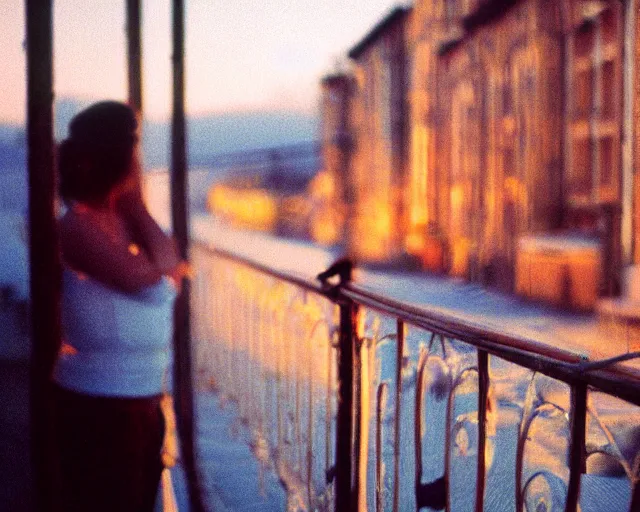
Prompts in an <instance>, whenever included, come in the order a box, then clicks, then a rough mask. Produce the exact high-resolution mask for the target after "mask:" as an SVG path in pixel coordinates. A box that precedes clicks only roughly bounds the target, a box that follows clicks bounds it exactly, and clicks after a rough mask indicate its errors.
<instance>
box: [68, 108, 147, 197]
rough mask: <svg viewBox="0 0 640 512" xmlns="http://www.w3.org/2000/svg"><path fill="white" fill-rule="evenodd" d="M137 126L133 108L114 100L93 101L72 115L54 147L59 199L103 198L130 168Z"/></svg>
mask: <svg viewBox="0 0 640 512" xmlns="http://www.w3.org/2000/svg"><path fill="white" fill-rule="evenodd" d="M137 127H138V122H137V120H136V116H135V114H134V112H133V110H132V109H131V108H130V107H129V106H127V105H125V104H123V103H118V102H116V101H102V102H100V103H95V104H94V105H91V106H90V107H89V108H87V109H86V110H83V111H82V112H80V113H79V114H78V115H77V116H75V117H74V118H73V119H72V120H71V123H70V124H69V137H68V138H67V139H65V140H64V141H62V143H61V144H60V145H59V147H58V173H59V177H60V181H59V189H60V196H61V197H62V199H63V200H64V201H65V202H69V201H100V200H102V199H104V198H105V197H106V196H107V195H108V193H109V192H110V191H111V189H112V188H113V187H114V186H115V185H116V184H118V183H119V182H121V181H122V180H123V179H124V178H125V177H126V176H127V174H128V173H129V172H130V170H131V160H132V158H133V152H134V148H135V146H136V143H137V135H136V129H137Z"/></svg>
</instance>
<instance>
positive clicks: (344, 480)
mask: <svg viewBox="0 0 640 512" xmlns="http://www.w3.org/2000/svg"><path fill="white" fill-rule="evenodd" d="M356 317H357V306H356V305H355V304H354V303H353V302H351V301H349V300H345V301H344V302H342V303H341V304H340V340H339V348H338V351H339V352H338V410H337V415H336V416H337V418H336V423H337V426H336V474H335V497H336V498H335V499H336V501H335V510H336V512H346V511H349V510H357V509H358V507H357V499H358V495H357V492H354V493H353V496H352V486H351V477H352V467H351V461H352V458H351V456H352V447H353V442H352V433H353V363H354V351H355V345H356V343H355V336H356ZM352 499H353V500H354V502H355V503H352Z"/></svg>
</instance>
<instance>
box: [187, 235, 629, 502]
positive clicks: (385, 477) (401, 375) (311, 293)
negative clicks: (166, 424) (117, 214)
mask: <svg viewBox="0 0 640 512" xmlns="http://www.w3.org/2000/svg"><path fill="white" fill-rule="evenodd" d="M192 261H193V263H194V268H195V277H194V281H193V317H192V318H193V322H194V325H193V346H194V352H195V361H194V368H195V369H196V371H197V378H198V379H200V381H201V383H208V384H210V385H212V386H213V387H214V388H215V389H216V390H218V392H219V393H221V394H223V395H224V396H226V397H228V398H230V399H233V400H235V401H237V404H238V408H239V411H240V415H241V418H242V419H243V420H244V422H246V424H247V425H248V426H249V428H250V431H251V432H252V433H253V441H252V442H253V448H254V451H255V454H256V456H257V457H258V458H259V460H261V462H262V463H264V464H265V465H270V464H272V463H273V464H274V465H275V469H276V471H277V473H278V475H279V476H280V479H281V481H282V482H283V483H284V485H285V487H286V489H287V494H288V499H289V502H290V503H289V505H290V506H291V507H293V508H291V509H292V510H297V509H303V510H304V509H306V510H376V511H382V510H393V511H398V510H403V511H404V510H419V509H422V508H423V507H430V508H431V509H436V510H438V509H443V508H444V509H446V510H455V511H461V510H517V511H521V510H527V511H532V510H535V511H556V510H567V511H575V510H578V508H579V507H580V509H581V510H582V511H588V510H640V486H639V485H638V479H639V477H640V433H639V430H640V429H639V428H638V424H639V422H638V418H640V407H639V406H640V378H639V376H638V373H637V372H636V371H635V369H634V368H635V367H634V366H633V365H625V364H622V365H620V364H615V361H605V362H595V363H594V362H586V361H583V360H582V359H580V357H579V356H577V355H576V354H575V353H572V352H569V351H565V350H563V349H562V348H561V347H549V346H548V345H542V344H538V343H535V342H533V341H530V340H527V339H518V338H513V337H509V336H506V335H504V334H501V333H500V332H492V331H489V330H486V329H484V328H482V327H480V326H478V325H476V324H473V323H470V322H465V321H463V320H461V319H459V318H457V317H454V316H449V315H447V314H445V313H441V312H438V311H431V310H428V309H424V308H420V307H417V306H412V305H410V304H406V303H400V302H397V301H394V300H392V299H391V298H389V297H384V296H380V295H374V294H372V293H369V292H367V291H365V289H364V288H362V287H358V286H357V285H356V284H353V283H351V282H350V281H349V276H350V272H349V268H348V266H347V265H344V266H343V268H338V269H337V270H339V271H341V272H339V273H341V276H336V277H337V278H338V279H340V282H338V283H333V284H330V281H331V279H329V281H325V282H324V283H321V282H320V281H314V280H311V279H305V278H301V277H298V276H296V275H291V274H286V273H283V272H280V271H277V270H275V269H272V268H268V267H265V266H262V265H260V264H258V263H256V262H253V261H249V260H247V259H243V258H241V257H238V256H236V255H233V254H229V253H226V252H223V251H220V250H216V249H212V248H210V247H208V246H205V245H203V244H197V243H196V244H194V245H193V248H192ZM334 279H335V278H334ZM606 341H607V340H604V341H603V342H606ZM632 357H633V354H627V355H625V356H622V359H625V358H632ZM196 415H197V411H196ZM200 421H206V418H200Z"/></svg>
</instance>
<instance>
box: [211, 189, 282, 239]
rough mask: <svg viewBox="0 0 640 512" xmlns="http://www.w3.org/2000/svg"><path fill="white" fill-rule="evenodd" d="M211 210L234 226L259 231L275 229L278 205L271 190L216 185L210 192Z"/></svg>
mask: <svg viewBox="0 0 640 512" xmlns="http://www.w3.org/2000/svg"><path fill="white" fill-rule="evenodd" d="M208 207H209V209H210V211H212V212H213V213H215V214H217V215H219V216H220V217H222V218H223V219H225V220H227V221H228V222H230V223H231V224H233V225H234V226H237V227H240V228H250V229H255V230H258V231H273V230H274V229H275V226H276V221H277V215H278V205H277V202H276V199H275V198H274V197H273V195H271V194H269V192H267V191H265V190H262V189H235V188H233V187H230V186H227V185H216V186H214V187H213V188H212V189H211V191H210V192H209V196H208Z"/></svg>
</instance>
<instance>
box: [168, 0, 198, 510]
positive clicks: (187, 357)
mask: <svg viewBox="0 0 640 512" xmlns="http://www.w3.org/2000/svg"><path fill="white" fill-rule="evenodd" d="M172 60H173V117H172V123H171V219H172V224H173V233H174V235H175V237H176V239H177V242H178V250H179V253H180V257H181V258H182V259H183V260H188V257H189V230H188V223H187V218H188V203H187V190H188V188H187V155H186V136H185V98H184V3H183V0H173V58H172ZM190 288H191V283H190V281H189V279H187V278H184V279H183V280H182V292H181V293H180V295H179V296H178V298H177V300H176V307H175V315H174V319H175V321H174V340H173V343H174V397H175V404H176V415H177V419H178V422H177V423H178V432H179V434H180V442H181V448H182V454H183V457H184V464H185V472H186V474H187V481H188V488H189V500H190V502H191V508H192V509H193V510H195V511H200V510H204V507H203V504H202V495H201V493H200V486H199V483H198V475H197V471H196V466H195V446H194V421H193V385H192V378H191V332H190V330H191V324H190V322H191V319H190V312H189V294H190Z"/></svg>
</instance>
